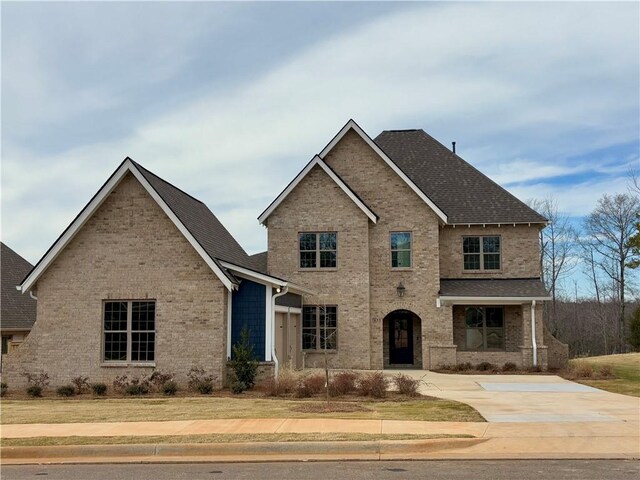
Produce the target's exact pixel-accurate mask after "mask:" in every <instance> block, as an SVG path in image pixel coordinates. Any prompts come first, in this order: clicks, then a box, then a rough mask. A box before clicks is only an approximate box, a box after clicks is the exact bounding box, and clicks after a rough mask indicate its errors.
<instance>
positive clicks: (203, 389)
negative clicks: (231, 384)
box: [196, 382, 213, 395]
mask: <svg viewBox="0 0 640 480" xmlns="http://www.w3.org/2000/svg"><path fill="white" fill-rule="evenodd" d="M196 390H197V391H198V393H199V394H201V395H209V394H210V393H213V383H211V382H202V383H199V384H198V386H197V387H196Z"/></svg>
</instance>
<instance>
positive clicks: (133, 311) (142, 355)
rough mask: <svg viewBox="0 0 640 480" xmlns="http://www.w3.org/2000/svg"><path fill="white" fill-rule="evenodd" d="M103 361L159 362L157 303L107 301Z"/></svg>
mask: <svg viewBox="0 0 640 480" xmlns="http://www.w3.org/2000/svg"><path fill="white" fill-rule="evenodd" d="M102 327H103V360H104V361H105V362H128V363H149V362H153V361H155V344H156V302H155V301H154V300H140V301H138V300H129V301H106V302H104V317H103V324H102Z"/></svg>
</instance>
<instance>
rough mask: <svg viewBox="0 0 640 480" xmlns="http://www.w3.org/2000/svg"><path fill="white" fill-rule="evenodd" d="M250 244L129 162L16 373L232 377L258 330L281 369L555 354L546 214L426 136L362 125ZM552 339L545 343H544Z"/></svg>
mask: <svg viewBox="0 0 640 480" xmlns="http://www.w3.org/2000/svg"><path fill="white" fill-rule="evenodd" d="M259 221H260V222H261V223H262V224H264V225H265V226H266V227H267V232H268V250H267V252H263V253H261V254H256V255H253V256H250V255H248V254H247V253H246V252H245V251H244V250H243V249H242V247H241V246H240V245H239V244H238V242H237V241H236V240H235V239H234V238H233V237H232V236H231V234H230V233H229V232H228V231H227V230H226V229H225V228H224V226H223V225H222V224H221V223H220V222H219V221H218V219H217V218H216V217H215V215H213V213H212V212H211V211H210V210H209V209H208V208H207V207H206V206H205V205H204V204H203V203H202V202H200V201H199V200H197V199H195V198H193V197H191V196H190V195H188V194H187V193H185V192H184V191H182V190H180V189H178V188H176V187H175V186H173V185H171V184H170V183H168V182H166V181H165V180H162V179H161V178H159V177H158V176H156V175H155V174H153V173H152V172H150V171H148V170H146V169H145V168H143V167H142V166H140V165H139V164H137V163H135V162H133V161H132V160H130V159H129V158H127V159H125V161H124V162H123V163H122V164H121V165H120V166H119V167H118V169H117V170H116V171H115V172H114V174H113V175H112V176H111V177H110V178H109V179H108V180H107V182H106V183H105V184H104V185H103V186H102V187H101V189H100V190H99V191H98V192H97V193H96V195H95V196H94V197H93V198H92V199H91V200H90V202H89V203H88V204H87V206H86V207H85V208H84V209H83V210H82V211H81V212H80V213H79V215H78V217H76V219H75V220H74V221H73V222H72V224H71V225H70V226H69V227H68V228H67V229H66V230H65V231H64V232H63V233H62V235H61V236H60V237H59V238H58V240H56V242H55V243H54V244H53V245H52V247H51V248H50V249H49V250H48V251H47V253H46V254H45V255H44V256H43V258H42V259H41V260H40V261H39V262H38V263H37V264H36V266H35V267H34V268H33V270H32V271H31V272H30V273H29V274H28V275H27V276H26V278H25V279H24V280H23V281H22V283H21V284H20V285H19V286H18V288H19V289H20V290H21V291H22V292H23V293H24V294H26V292H30V293H31V294H32V295H33V296H34V297H37V298H38V302H37V321H36V323H35V325H34V329H33V330H32V332H31V334H30V335H29V337H28V338H27V340H26V342H25V343H24V344H23V345H22V346H20V348H18V349H16V351H14V352H12V353H11V354H9V355H8V356H7V358H6V362H5V366H4V371H3V378H4V379H6V380H7V381H9V383H11V384H13V385H19V384H21V383H24V379H23V378H22V377H21V375H20V373H22V372H38V371H46V372H47V373H49V374H50V376H51V378H52V383H56V384H62V383H68V381H69V380H70V378H71V377H72V376H76V375H85V376H88V377H90V379H91V380H92V381H100V380H102V381H109V380H111V379H113V378H114V377H115V376H116V375H122V374H124V373H127V374H130V375H133V376H141V375H144V374H146V373H149V372H150V371H152V370H153V369H154V368H158V369H161V370H164V371H171V372H173V373H175V375H176V378H177V379H178V381H185V380H186V375H187V372H188V371H189V369H190V368H191V367H193V366H202V367H204V368H205V369H206V370H208V371H210V372H212V374H213V375H214V377H215V381H216V383H217V385H222V384H223V383H224V382H225V376H226V368H225V364H226V360H227V358H228V357H229V356H230V355H231V345H232V344H233V343H235V342H236V341H237V339H238V338H239V335H240V331H241V329H243V328H248V329H249V331H250V337H251V341H252V342H253V345H254V351H255V352H256V355H257V357H258V359H259V360H261V361H262V362H264V363H263V364H264V366H265V367H266V368H270V367H272V366H274V367H275V368H276V370H277V369H278V368H279V367H281V366H282V365H290V366H292V367H296V368H301V367H311V366H314V365H321V364H323V362H324V358H325V352H326V355H327V357H328V358H329V361H330V364H331V366H332V367H333V368H357V369H379V368H387V367H394V366H408V367H413V368H425V369H429V368H436V367H438V366H440V365H445V364H447V365H451V364H456V363H460V362H467V361H471V362H480V361H488V362H492V363H496V364H501V363H504V362H507V361H508V362H513V363H516V364H518V365H523V366H528V365H532V364H537V365H540V366H542V367H543V368H544V367H546V366H547V363H548V354H547V345H546V344H545V341H546V339H547V338H549V342H553V341H554V339H552V337H550V336H549V335H548V334H547V335H545V334H543V326H542V308H541V307H542V302H543V301H544V300H546V299H547V294H546V292H545V290H544V288H543V285H542V282H541V281H540V268H539V246H538V234H539V230H540V229H541V228H543V227H544V226H545V223H546V219H545V218H543V217H542V216H540V215H539V214H537V213H536V212H534V211H533V210H531V209H530V208H528V207H527V206H526V205H525V204H523V203H522V202H520V201H519V200H517V199H516V198H515V197H513V196H512V195H510V194H509V193H508V192H506V191H505V190H504V189H502V188H501V187H500V186H498V185H497V184H495V183H493V182H492V181H491V180H489V179H488V178H487V177H486V176H484V175H483V174H481V173H480V172H478V171H477V170H475V169H474V168H473V167H472V166H471V165H469V164H468V163H466V162H465V161H464V160H462V159H461V158H460V157H458V156H457V155H455V154H454V153H452V152H451V151H449V150H448V149H447V148H445V147H444V146H442V145H441V144H440V143H438V142H437V141H435V140H434V139H433V138H431V137H430V136H428V135H427V134H426V133H425V132H423V131H422V130H405V131H385V132H383V133H382V134H380V135H379V136H378V137H377V138H376V139H375V140H372V139H371V138H370V137H368V136H367V134H366V133H365V132H363V131H362V130H361V129H360V127H359V126H358V125H357V124H356V123H355V122H353V121H349V122H348V123H347V124H346V125H345V126H344V127H343V128H342V129H341V130H340V132H339V133H338V134H337V135H336V136H335V137H334V138H333V140H331V142H330V143H329V144H328V145H327V146H326V147H325V148H324V149H323V150H322V151H321V152H320V153H319V154H318V155H316V156H314V158H313V159H312V160H311V161H310V162H309V163H308V164H307V165H306V166H305V167H304V168H303V170H302V171H301V172H300V174H299V175H298V176H296V178H295V179H294V180H293V181H292V182H291V183H289V185H288V186H287V187H286V188H285V190H284V191H283V192H282V193H281V194H280V195H279V196H278V197H277V198H276V199H275V200H274V201H273V202H272V203H271V205H269V207H268V208H267V209H266V210H265V211H264V212H263V213H262V214H261V215H260V217H259ZM534 338H535V341H534V340H533V339H534Z"/></svg>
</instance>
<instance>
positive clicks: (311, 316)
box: [302, 305, 338, 350]
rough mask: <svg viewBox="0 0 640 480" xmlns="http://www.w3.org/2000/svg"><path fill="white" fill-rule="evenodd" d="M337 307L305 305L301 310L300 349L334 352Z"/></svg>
mask: <svg viewBox="0 0 640 480" xmlns="http://www.w3.org/2000/svg"><path fill="white" fill-rule="evenodd" d="M337 335H338V307H336V306H335V305H334V306H316V305H313V306H311V305H305V306H304V307H303V309H302V349H303V350H325V348H326V349H327V350H336V348H337V345H338V342H337Z"/></svg>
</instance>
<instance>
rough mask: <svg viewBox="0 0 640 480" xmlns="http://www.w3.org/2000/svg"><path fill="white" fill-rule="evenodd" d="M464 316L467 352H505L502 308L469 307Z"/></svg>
mask: <svg viewBox="0 0 640 480" xmlns="http://www.w3.org/2000/svg"><path fill="white" fill-rule="evenodd" d="M464 316H465V327H466V349H467V350H504V348H505V347H504V345H505V344H504V309H503V308H502V307H467V308H466V309H465V312H464Z"/></svg>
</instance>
